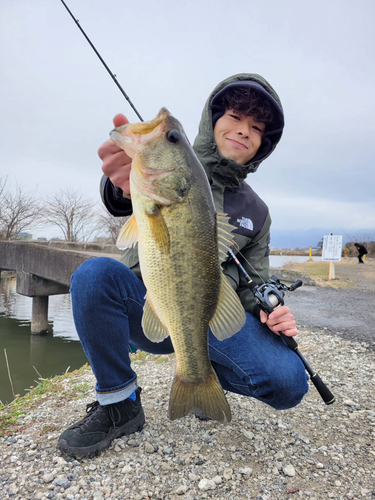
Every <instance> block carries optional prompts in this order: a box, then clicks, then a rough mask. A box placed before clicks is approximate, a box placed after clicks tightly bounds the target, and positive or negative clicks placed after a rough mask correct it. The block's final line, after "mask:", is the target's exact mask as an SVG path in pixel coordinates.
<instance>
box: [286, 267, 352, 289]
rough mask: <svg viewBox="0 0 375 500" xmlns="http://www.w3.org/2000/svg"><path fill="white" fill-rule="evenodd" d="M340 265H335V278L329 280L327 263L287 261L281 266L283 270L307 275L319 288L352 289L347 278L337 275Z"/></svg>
mask: <svg viewBox="0 0 375 500" xmlns="http://www.w3.org/2000/svg"><path fill="white" fill-rule="evenodd" d="M339 266H340V263H337V264H335V270H336V278H335V279H333V280H329V279H328V278H329V262H322V261H306V262H293V261H289V262H286V263H285V264H284V265H283V269H289V270H292V271H297V272H300V273H303V274H307V275H308V276H310V277H311V278H313V279H314V280H315V282H316V284H317V285H319V286H329V287H332V288H351V287H354V286H355V285H354V283H352V282H351V281H350V280H349V279H348V278H344V277H340V276H338V274H339Z"/></svg>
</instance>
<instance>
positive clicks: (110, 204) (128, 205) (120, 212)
mask: <svg viewBox="0 0 375 500" xmlns="http://www.w3.org/2000/svg"><path fill="white" fill-rule="evenodd" d="M100 195H101V197H102V201H103V203H104V205H105V207H106V209H107V210H108V212H109V213H110V214H112V215H114V216H115V217H126V216H127V215H131V214H132V213H133V207H132V202H131V200H128V199H127V198H123V196H122V190H121V189H120V188H118V187H116V186H114V185H113V184H112V182H111V181H110V180H109V178H108V177H106V176H105V175H103V177H102V178H101V181H100Z"/></svg>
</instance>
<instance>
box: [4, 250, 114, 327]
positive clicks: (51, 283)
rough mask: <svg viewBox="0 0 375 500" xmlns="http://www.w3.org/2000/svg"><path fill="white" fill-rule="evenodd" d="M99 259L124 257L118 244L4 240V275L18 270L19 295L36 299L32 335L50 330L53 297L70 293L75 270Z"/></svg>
mask: <svg viewBox="0 0 375 500" xmlns="http://www.w3.org/2000/svg"><path fill="white" fill-rule="evenodd" d="M98 256H101V257H103V256H107V257H112V258H114V259H117V260H118V259H119V258H120V254H119V250H118V249H117V248H116V247H115V245H101V244H78V243H69V242H45V243H40V244H39V243H32V242H30V243H26V242H20V241H0V272H1V270H2V269H4V270H11V271H16V273H17V287H16V291H17V293H19V294H21V295H26V296H28V297H32V298H33V305H32V318H31V333H33V334H40V333H44V332H45V331H46V330H47V326H48V297H49V295H58V294H63V293H69V286H70V277H71V275H72V274H73V273H74V271H75V270H76V269H77V268H78V267H79V266H80V265H81V264H82V263H83V262H85V261H86V260H88V259H91V258H93V257H98Z"/></svg>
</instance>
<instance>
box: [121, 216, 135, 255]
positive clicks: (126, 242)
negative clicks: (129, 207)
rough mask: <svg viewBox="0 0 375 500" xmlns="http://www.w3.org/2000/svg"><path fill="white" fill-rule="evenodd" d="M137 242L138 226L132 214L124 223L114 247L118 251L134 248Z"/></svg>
mask: <svg viewBox="0 0 375 500" xmlns="http://www.w3.org/2000/svg"><path fill="white" fill-rule="evenodd" d="M137 241H138V224H137V220H136V218H135V216H134V214H133V215H132V216H131V217H130V218H129V219H128V220H127V221H126V222H125V224H124V225H123V227H122V229H121V231H120V234H119V235H118V238H117V241H116V245H117V247H118V248H119V249H120V250H124V249H125V248H129V247H132V246H134V245H135V244H136V243H137Z"/></svg>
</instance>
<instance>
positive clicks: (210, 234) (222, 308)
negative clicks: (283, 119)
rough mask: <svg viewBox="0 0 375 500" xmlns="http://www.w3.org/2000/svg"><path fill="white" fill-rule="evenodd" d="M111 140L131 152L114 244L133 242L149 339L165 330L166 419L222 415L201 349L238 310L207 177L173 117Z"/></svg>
mask: <svg viewBox="0 0 375 500" xmlns="http://www.w3.org/2000/svg"><path fill="white" fill-rule="evenodd" d="M110 137H111V139H112V140H113V141H114V142H115V143H116V145H117V146H118V147H120V148H122V149H123V150H124V151H125V152H126V153H127V154H128V156H130V157H131V158H132V167H131V171H130V192H131V200H132V206H133V214H132V216H131V217H130V218H129V219H128V220H127V222H126V223H125V225H124V226H123V228H122V230H121V232H120V234H119V236H118V239H117V246H118V247H119V248H120V249H125V248H129V247H132V246H134V245H135V244H136V243H137V242H138V254H139V263H140V268H141V273H142V279H143V281H144V284H145V286H146V289H147V293H146V296H145V305H144V309H143V317H142V328H143V331H144V334H145V336H146V337H147V338H148V339H150V340H151V341H153V342H161V341H163V340H164V339H165V338H167V337H168V336H170V337H171V341H172V344H173V348H174V351H175V355H176V370H175V375H174V379H173V383H172V387H171V392H170V398H169V408H168V417H169V418H170V419H171V420H175V419H177V418H182V417H184V416H186V415H188V414H189V413H191V412H194V411H200V412H201V413H203V414H204V415H205V416H206V417H208V418H210V419H213V420H217V421H219V422H230V420H231V410H230V407H229V404H228V402H227V399H226V397H225V395H224V392H223V389H222V386H221V384H220V382H219V380H218V377H217V375H216V372H215V371H214V369H213V368H212V365H211V362H210V358H209V350H208V333H209V327H210V328H211V330H212V332H213V334H214V335H215V336H216V337H217V338H218V339H219V340H224V339H227V338H229V337H231V336H232V335H234V334H235V333H237V332H238V331H239V330H240V329H241V328H242V326H243V325H244V323H245V320H246V316H245V311H244V308H243V306H242V304H241V301H240V299H239V297H238V295H237V294H236V292H235V290H233V288H232V287H231V286H230V284H229V283H228V281H227V279H226V278H225V275H224V273H223V272H222V269H221V263H222V262H223V261H224V260H225V259H226V258H227V250H228V248H230V245H231V238H232V237H231V232H232V230H233V229H234V227H233V226H232V225H230V224H229V222H228V218H227V216H226V214H223V213H216V210H215V206H214V201H213V197H212V193H211V189H210V184H209V181H208V178H207V176H206V173H205V171H204V169H203V167H202V165H201V163H200V161H199V160H198V158H197V156H196V155H195V153H194V151H193V149H192V147H191V145H190V143H189V141H188V139H187V136H186V134H185V132H184V129H183V127H182V125H181V123H180V122H179V121H178V120H177V119H176V118H175V117H173V116H172V115H171V113H170V112H169V111H168V110H167V109H166V108H162V109H161V110H160V112H159V113H158V115H157V116H156V118H155V119H153V120H151V121H149V122H141V123H134V124H126V125H123V126H121V127H117V128H115V129H114V130H112V132H111V133H110Z"/></svg>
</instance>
